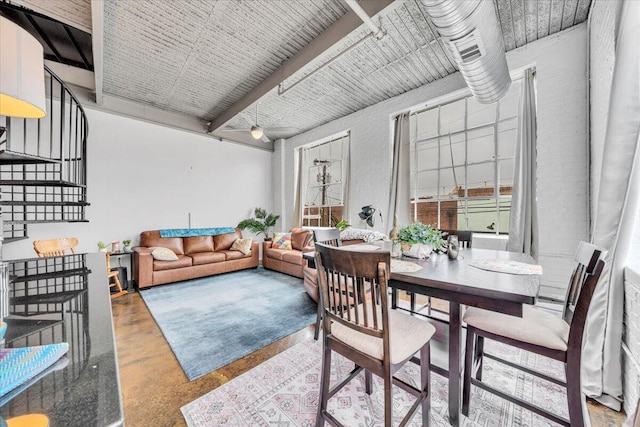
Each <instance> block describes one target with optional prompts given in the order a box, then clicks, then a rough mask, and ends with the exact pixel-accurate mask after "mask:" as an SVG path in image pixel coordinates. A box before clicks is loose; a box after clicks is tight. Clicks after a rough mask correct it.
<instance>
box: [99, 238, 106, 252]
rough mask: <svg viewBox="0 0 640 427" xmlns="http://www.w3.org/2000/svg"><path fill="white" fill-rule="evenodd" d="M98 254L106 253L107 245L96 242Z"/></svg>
mask: <svg viewBox="0 0 640 427" xmlns="http://www.w3.org/2000/svg"><path fill="white" fill-rule="evenodd" d="M98 252H107V244H106V243H105V242H102V241H100V242H98Z"/></svg>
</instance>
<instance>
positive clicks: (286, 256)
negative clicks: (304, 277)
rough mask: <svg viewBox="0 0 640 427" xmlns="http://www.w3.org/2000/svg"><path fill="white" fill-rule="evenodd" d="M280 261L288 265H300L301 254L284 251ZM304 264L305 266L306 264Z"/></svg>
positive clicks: (301, 261)
mask: <svg viewBox="0 0 640 427" xmlns="http://www.w3.org/2000/svg"><path fill="white" fill-rule="evenodd" d="M282 261H284V262H288V263H289V264H296V265H302V264H303V258H302V252H300V251H294V250H291V251H284V253H283V254H282ZM304 264H306V262H305V263H304Z"/></svg>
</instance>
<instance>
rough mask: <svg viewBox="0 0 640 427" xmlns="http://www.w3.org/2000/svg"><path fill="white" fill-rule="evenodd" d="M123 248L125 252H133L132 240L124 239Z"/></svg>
mask: <svg viewBox="0 0 640 427" xmlns="http://www.w3.org/2000/svg"><path fill="white" fill-rule="evenodd" d="M122 246H123V247H122V250H123V251H125V252H131V240H128V239H127V240H123V241H122Z"/></svg>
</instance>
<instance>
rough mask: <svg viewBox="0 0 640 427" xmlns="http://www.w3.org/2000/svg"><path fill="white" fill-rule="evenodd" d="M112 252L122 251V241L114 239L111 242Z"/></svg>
mask: <svg viewBox="0 0 640 427" xmlns="http://www.w3.org/2000/svg"><path fill="white" fill-rule="evenodd" d="M111 252H120V242H119V241H117V240H114V241H113V242H111Z"/></svg>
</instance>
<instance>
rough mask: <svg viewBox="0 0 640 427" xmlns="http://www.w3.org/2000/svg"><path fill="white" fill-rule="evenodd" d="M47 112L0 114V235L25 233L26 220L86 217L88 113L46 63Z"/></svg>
mask: <svg viewBox="0 0 640 427" xmlns="http://www.w3.org/2000/svg"><path fill="white" fill-rule="evenodd" d="M45 87H46V95H47V115H46V116H45V117H43V118H41V119H23V118H16V117H0V126H4V127H6V139H5V141H4V142H2V143H0V190H1V191H2V200H1V201H0V205H1V206H2V220H3V222H4V226H3V236H4V239H5V242H6V241H11V240H14V239H20V238H25V237H26V236H27V228H26V224H29V223H42V222H76V221H86V220H85V207H86V206H87V205H88V203H87V198H86V181H87V170H86V158H87V135H88V132H89V127H88V123H87V117H86V114H85V112H84V109H83V108H82V105H80V102H79V101H78V99H77V98H76V97H75V95H74V94H73V93H72V92H71V91H70V90H69V88H68V87H67V86H66V85H65V83H64V82H63V81H62V80H61V79H60V78H59V77H58V76H56V75H55V74H54V73H53V72H51V70H50V69H49V68H47V67H46V66H45Z"/></svg>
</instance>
